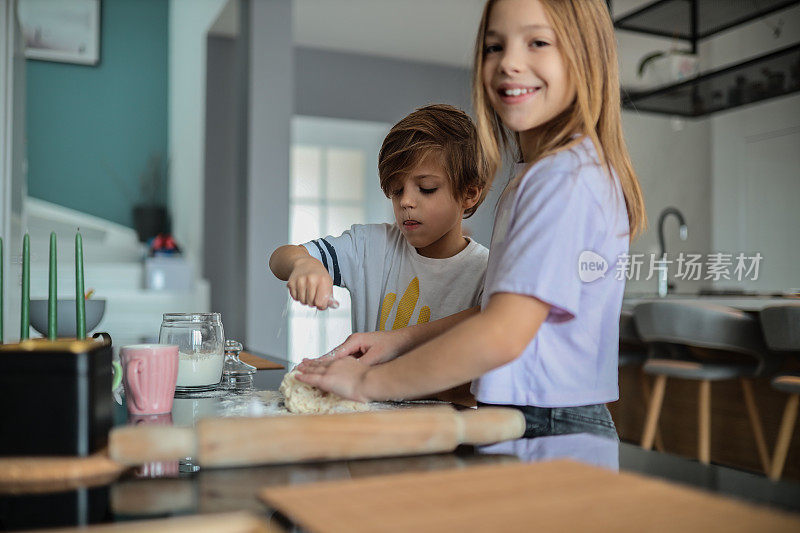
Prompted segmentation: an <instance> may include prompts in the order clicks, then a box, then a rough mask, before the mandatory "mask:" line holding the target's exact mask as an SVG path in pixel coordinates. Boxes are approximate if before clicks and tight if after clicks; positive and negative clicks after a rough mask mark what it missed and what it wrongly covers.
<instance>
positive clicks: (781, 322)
mask: <svg viewBox="0 0 800 533" xmlns="http://www.w3.org/2000/svg"><path fill="white" fill-rule="evenodd" d="M759 318H760V319H761V327H762V328H763V330H764V339H765V340H766V341H767V346H769V347H770V349H772V350H776V351H780V352H790V353H792V355H794V356H795V357H800V305H778V306H772V307H766V308H764V309H762V310H761V313H760V315H759ZM772 387H773V388H775V389H777V390H779V391H781V392H786V393H788V394H789V398H787V399H786V407H784V409H783V418H782V419H781V428H780V430H779V431H778V440H777V442H776V443H775V452H774V453H773V455H772V466H771V467H770V469H769V477H770V479H772V480H775V481H777V480H778V479H780V477H781V474H782V473H783V467H784V464H785V463H786V454H787V453H788V452H789V444H790V443H791V441H792V434H793V433H794V426H795V422H797V406H798V403H800V373H782V374H777V375H776V376H775V377H773V378H772Z"/></svg>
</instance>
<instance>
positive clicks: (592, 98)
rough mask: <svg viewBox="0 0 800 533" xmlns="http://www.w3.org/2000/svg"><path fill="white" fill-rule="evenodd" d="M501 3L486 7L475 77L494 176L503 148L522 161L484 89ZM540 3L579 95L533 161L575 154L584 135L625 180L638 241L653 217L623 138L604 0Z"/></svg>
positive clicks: (547, 127) (550, 128)
mask: <svg viewBox="0 0 800 533" xmlns="http://www.w3.org/2000/svg"><path fill="white" fill-rule="evenodd" d="M497 1H498V0H488V1H487V2H486V5H485V6H484V9H483V15H482V17H481V22H480V26H479V28H478V37H477V39H476V41H475V52H474V53H475V55H474V68H473V73H472V98H473V105H474V107H475V113H476V115H477V120H476V125H477V129H478V140H479V141H480V143H481V147H482V149H483V152H484V155H485V157H486V159H487V162H488V163H487V164H488V165H489V170H490V172H491V175H492V176H494V174H495V173H496V172H497V170H498V168H499V167H500V163H501V158H502V153H501V147H502V149H503V150H509V149H514V150H515V152H516V155H519V152H520V145H519V135H517V134H515V133H513V132H511V131H509V130H508V129H507V128H506V127H505V126H503V124H502V122H501V121H500V117H498V116H497V114H496V113H495V112H494V110H493V109H492V107H491V105H490V104H489V102H488V99H487V96H486V91H485V89H484V86H483V75H482V70H483V59H484V39H485V37H486V29H487V25H488V23H489V15H490V14H491V11H492V7H493V6H494V4H495V3H496V2H497ZM539 1H540V2H541V4H542V6H543V7H544V10H545V12H546V13H547V16H548V17H549V19H550V21H551V23H552V25H553V31H554V32H555V34H556V39H557V41H558V48H559V50H560V53H561V56H562V58H563V60H564V62H565V64H566V66H567V70H568V74H569V78H570V79H571V81H572V83H573V85H574V86H575V90H576V95H575V100H574V101H573V102H572V104H570V106H569V107H568V108H567V109H566V110H565V111H564V112H563V113H561V114H560V115H559V116H557V117H556V118H554V119H553V120H551V121H550V122H548V123H547V124H544V125H542V126H540V127H539V128H540V129H541V131H542V134H541V135H539V136H538V139H539V145H538V146H537V147H536V153H535V154H534V157H533V161H538V160H540V159H542V158H543V157H546V156H548V155H552V154H554V153H556V152H559V151H561V150H565V149H569V148H571V147H573V146H575V145H577V144H578V143H580V142H581V138H582V136H583V135H586V136H588V137H589V138H590V139H591V140H592V142H593V143H594V145H595V147H596V149H597V153H598V156H599V157H600V163H601V164H604V165H606V167H607V168H608V171H609V176H610V177H611V179H613V176H614V173H616V175H617V176H618V177H619V180H620V185H621V187H622V193H623V196H624V197H625V205H626V207H627V211H628V223H629V226H630V236H631V238H633V237H635V236H636V235H638V234H640V233H641V232H642V231H644V229H645V228H646V227H647V217H646V214H645V207H644V198H643V196H642V189H641V186H640V185H639V180H638V178H637V177H636V173H635V172H634V170H633V165H632V164H631V160H630V156H629V155H628V149H627V147H626V146H625V140H624V138H623V135H622V117H621V111H620V90H619V67H618V65H617V48H616V41H615V37H614V28H613V25H612V22H611V16H610V14H609V12H608V8H607V6H606V4H605V1H604V0H576V1H567V0H539ZM576 134H578V135H577V136H576Z"/></svg>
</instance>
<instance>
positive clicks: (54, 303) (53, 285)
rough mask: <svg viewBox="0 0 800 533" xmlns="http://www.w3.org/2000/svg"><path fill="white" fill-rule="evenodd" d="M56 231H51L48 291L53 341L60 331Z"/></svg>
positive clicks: (49, 325)
mask: <svg viewBox="0 0 800 533" xmlns="http://www.w3.org/2000/svg"><path fill="white" fill-rule="evenodd" d="M56 257H57V255H56V232H55V231H52V232H50V270H49V274H50V284H49V286H48V291H47V338H48V339H50V340H51V341H54V340H56V332H57V331H58V316H57V311H56V308H57V307H58V289H57V284H58V270H57V268H58V267H57V262H56Z"/></svg>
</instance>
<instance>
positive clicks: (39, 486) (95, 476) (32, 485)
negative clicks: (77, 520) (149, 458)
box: [0, 448, 128, 494]
mask: <svg viewBox="0 0 800 533" xmlns="http://www.w3.org/2000/svg"><path fill="white" fill-rule="evenodd" d="M127 468H128V467H127V466H124V465H121V464H119V463H117V462H115V461H112V460H111V459H109V458H108V450H107V449H105V448H104V449H103V450H100V451H99V452H97V453H95V454H92V455H90V456H88V457H2V458H0V494H35V493H47V492H56V491H60V490H69V489H73V488H76V487H94V486H97V485H105V484H107V483H110V482H111V481H113V480H114V479H116V478H117V477H118V476H119V475H120V474H121V473H122V472H124V471H125V470H126V469H127Z"/></svg>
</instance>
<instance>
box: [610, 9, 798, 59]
mask: <svg viewBox="0 0 800 533" xmlns="http://www.w3.org/2000/svg"><path fill="white" fill-rule="evenodd" d="M798 3H800V0H657V1H655V2H652V3H650V4H647V5H646V6H644V7H642V8H641V9H637V10H636V11H634V12H633V13H630V14H628V15H625V16H624V17H621V18H619V19H617V20H616V21H615V22H614V26H615V27H616V28H619V29H622V30H629V31H635V32H639V33H647V34H650V35H659V36H661V37H670V38H676V39H683V40H687V41H690V42H691V43H692V48H693V50H694V51H696V49H697V41H701V40H703V39H706V38H708V37H711V36H712V35H714V34H716V33H719V32H721V31H724V30H727V29H728V28H732V27H734V26H738V25H740V24H744V23H746V22H749V21H751V20H753V19H756V18H758V17H763V16H765V15H768V14H770V13H773V12H775V11H778V10H781V9H784V8H787V7H789V6H793V5H795V4H798Z"/></svg>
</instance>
